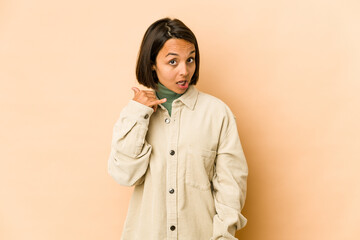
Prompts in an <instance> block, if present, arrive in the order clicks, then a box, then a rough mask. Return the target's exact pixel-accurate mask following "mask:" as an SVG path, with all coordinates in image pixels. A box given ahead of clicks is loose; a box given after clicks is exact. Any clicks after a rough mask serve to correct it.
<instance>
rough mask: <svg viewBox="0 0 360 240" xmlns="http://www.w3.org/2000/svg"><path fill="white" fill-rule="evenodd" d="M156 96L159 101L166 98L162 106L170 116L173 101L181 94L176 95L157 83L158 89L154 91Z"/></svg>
mask: <svg viewBox="0 0 360 240" xmlns="http://www.w3.org/2000/svg"><path fill="white" fill-rule="evenodd" d="M156 95H157V97H158V98H159V99H163V98H166V102H165V103H163V104H162V105H163V106H164V107H165V108H166V109H167V110H168V112H169V115H170V116H171V107H172V103H173V101H174V100H175V99H177V98H179V97H180V96H181V95H182V94H178V93H176V92H173V91H171V90H170V89H168V88H167V87H165V86H164V85H163V84H161V83H160V82H159V83H158V89H157V90H156Z"/></svg>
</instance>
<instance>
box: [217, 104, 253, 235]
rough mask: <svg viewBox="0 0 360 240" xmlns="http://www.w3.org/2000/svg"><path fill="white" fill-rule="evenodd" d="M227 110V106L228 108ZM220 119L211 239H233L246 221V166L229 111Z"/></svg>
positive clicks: (233, 119)
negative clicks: (221, 122) (244, 212)
mask: <svg viewBox="0 0 360 240" xmlns="http://www.w3.org/2000/svg"><path fill="white" fill-rule="evenodd" d="M228 111H230V110H228ZM229 115H230V116H229V119H227V121H226V122H225V123H224V125H223V130H222V133H221V137H220V142H219V147H218V154H217V158H216V163H215V164H216V165H215V174H214V177H213V179H212V182H213V188H214V191H213V196H214V201H215V208H216V213H217V214H216V215H215V216H214V219H213V237H212V238H211V240H225V239H232V240H235V239H236V238H235V237H234V236H235V232H236V230H239V229H240V228H242V227H244V226H245V225H246V222H247V220H246V218H245V217H244V216H243V215H242V214H241V210H242V208H243V206H244V203H245V198H246V188H247V175H248V167H247V163H246V159H245V156H244V153H243V150H242V147H241V143H240V139H239V135H238V131H237V127H236V121H235V118H234V117H233V115H232V113H230V114H229Z"/></svg>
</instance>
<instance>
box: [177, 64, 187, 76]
mask: <svg viewBox="0 0 360 240" xmlns="http://www.w3.org/2000/svg"><path fill="white" fill-rule="evenodd" d="M179 68H180V69H179V72H180V75H181V76H183V77H187V76H188V75H189V66H188V65H187V64H186V63H183V64H180V65H179Z"/></svg>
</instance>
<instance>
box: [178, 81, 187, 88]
mask: <svg viewBox="0 0 360 240" xmlns="http://www.w3.org/2000/svg"><path fill="white" fill-rule="evenodd" d="M176 84H178V85H180V86H182V87H185V86H186V85H187V81H186V80H183V81H179V82H176Z"/></svg>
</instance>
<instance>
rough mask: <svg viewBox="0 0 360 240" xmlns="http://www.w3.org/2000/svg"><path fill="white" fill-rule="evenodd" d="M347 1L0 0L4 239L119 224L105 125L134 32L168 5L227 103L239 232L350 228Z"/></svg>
mask: <svg viewBox="0 0 360 240" xmlns="http://www.w3.org/2000/svg"><path fill="white" fill-rule="evenodd" d="M359 13H360V2H359V1H357V0H353V1H350V0H349V1H346V0H345V1H343V0H330V1H329V0H327V1H325V0H315V1H314V0H293V1H282V0H274V1H267V0H259V1H250V0H245V1H242V0H240V1H239V0H225V1H220V0H218V1H215V0H200V1H191V0H183V1H160V0H153V1H115V0H104V1H88V0H87V1H85V0H75V1H74V0H63V1H45V0H32V1H27V0H2V1H1V2H0V113H1V116H0V128H1V129H0V147H1V150H0V239H1V240H23V239H27V240H49V239H51V240H63V239H71V240H79V239H80V240H82V239H86V240H92V239H93V240H99V239H106V240H112V239H113V240H116V239H119V238H120V236H121V231H122V226H123V224H124V220H125V216H126V212H127V207H128V204H129V200H130V196H131V193H132V191H133V189H132V188H127V187H122V186H120V185H118V184H116V183H115V181H114V180H113V179H112V178H111V177H110V176H109V175H108V173H107V159H108V157H109V154H110V143H111V135H112V127H113V125H114V123H115V121H116V120H117V118H118V116H119V113H120V111H121V109H122V107H123V106H125V105H126V104H127V102H128V101H129V99H131V98H132V96H133V94H132V91H131V87H132V86H138V85H137V83H136V79H135V73H134V72H135V62H136V57H137V53H138V49H139V46H140V42H141V39H142V37H143V34H144V32H145V30H146V29H147V27H148V26H149V25H150V24H151V23H152V22H154V21H155V20H157V19H159V18H163V17H167V16H169V17H175V18H179V19H181V20H182V21H183V22H184V23H185V24H186V25H188V26H189V27H190V28H191V29H192V30H193V31H194V33H195V35H196V36H197V38H198V42H199V46H200V53H201V71H200V80H199V83H198V89H199V90H201V91H204V92H208V93H210V94H212V95H214V96H216V97H219V98H220V99H222V100H223V101H224V102H225V103H227V104H228V105H229V106H230V108H231V109H232V111H233V112H234V114H235V115H236V117H237V124H238V131H239V135H240V138H241V140H242V144H243V148H244V152H245V155H246V158H247V161H248V164H249V179H248V195H247V200H246V204H245V208H244V210H243V213H244V215H245V216H246V217H247V218H248V225H247V226H246V227H245V228H244V229H242V230H240V231H238V232H237V234H236V236H237V238H239V239H245V240H300V239H301V240H304V239H306V240H319V239H327V240H357V239H360V230H359V229H360V228H359V226H358V224H359V222H360V205H359V202H360V187H359V182H360V174H358V172H359V170H360V153H359V151H360V150H359V149H360V140H359V136H360V132H359V122H360V94H359V92H360V82H359V80H360V70H359V69H360V47H359V46H360V44H359V43H360V27H359V25H360V14H359ZM149 224H151V223H149ZM140 230H141V229H139V231H140ZM209 231H211V230H210V229H209Z"/></svg>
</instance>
